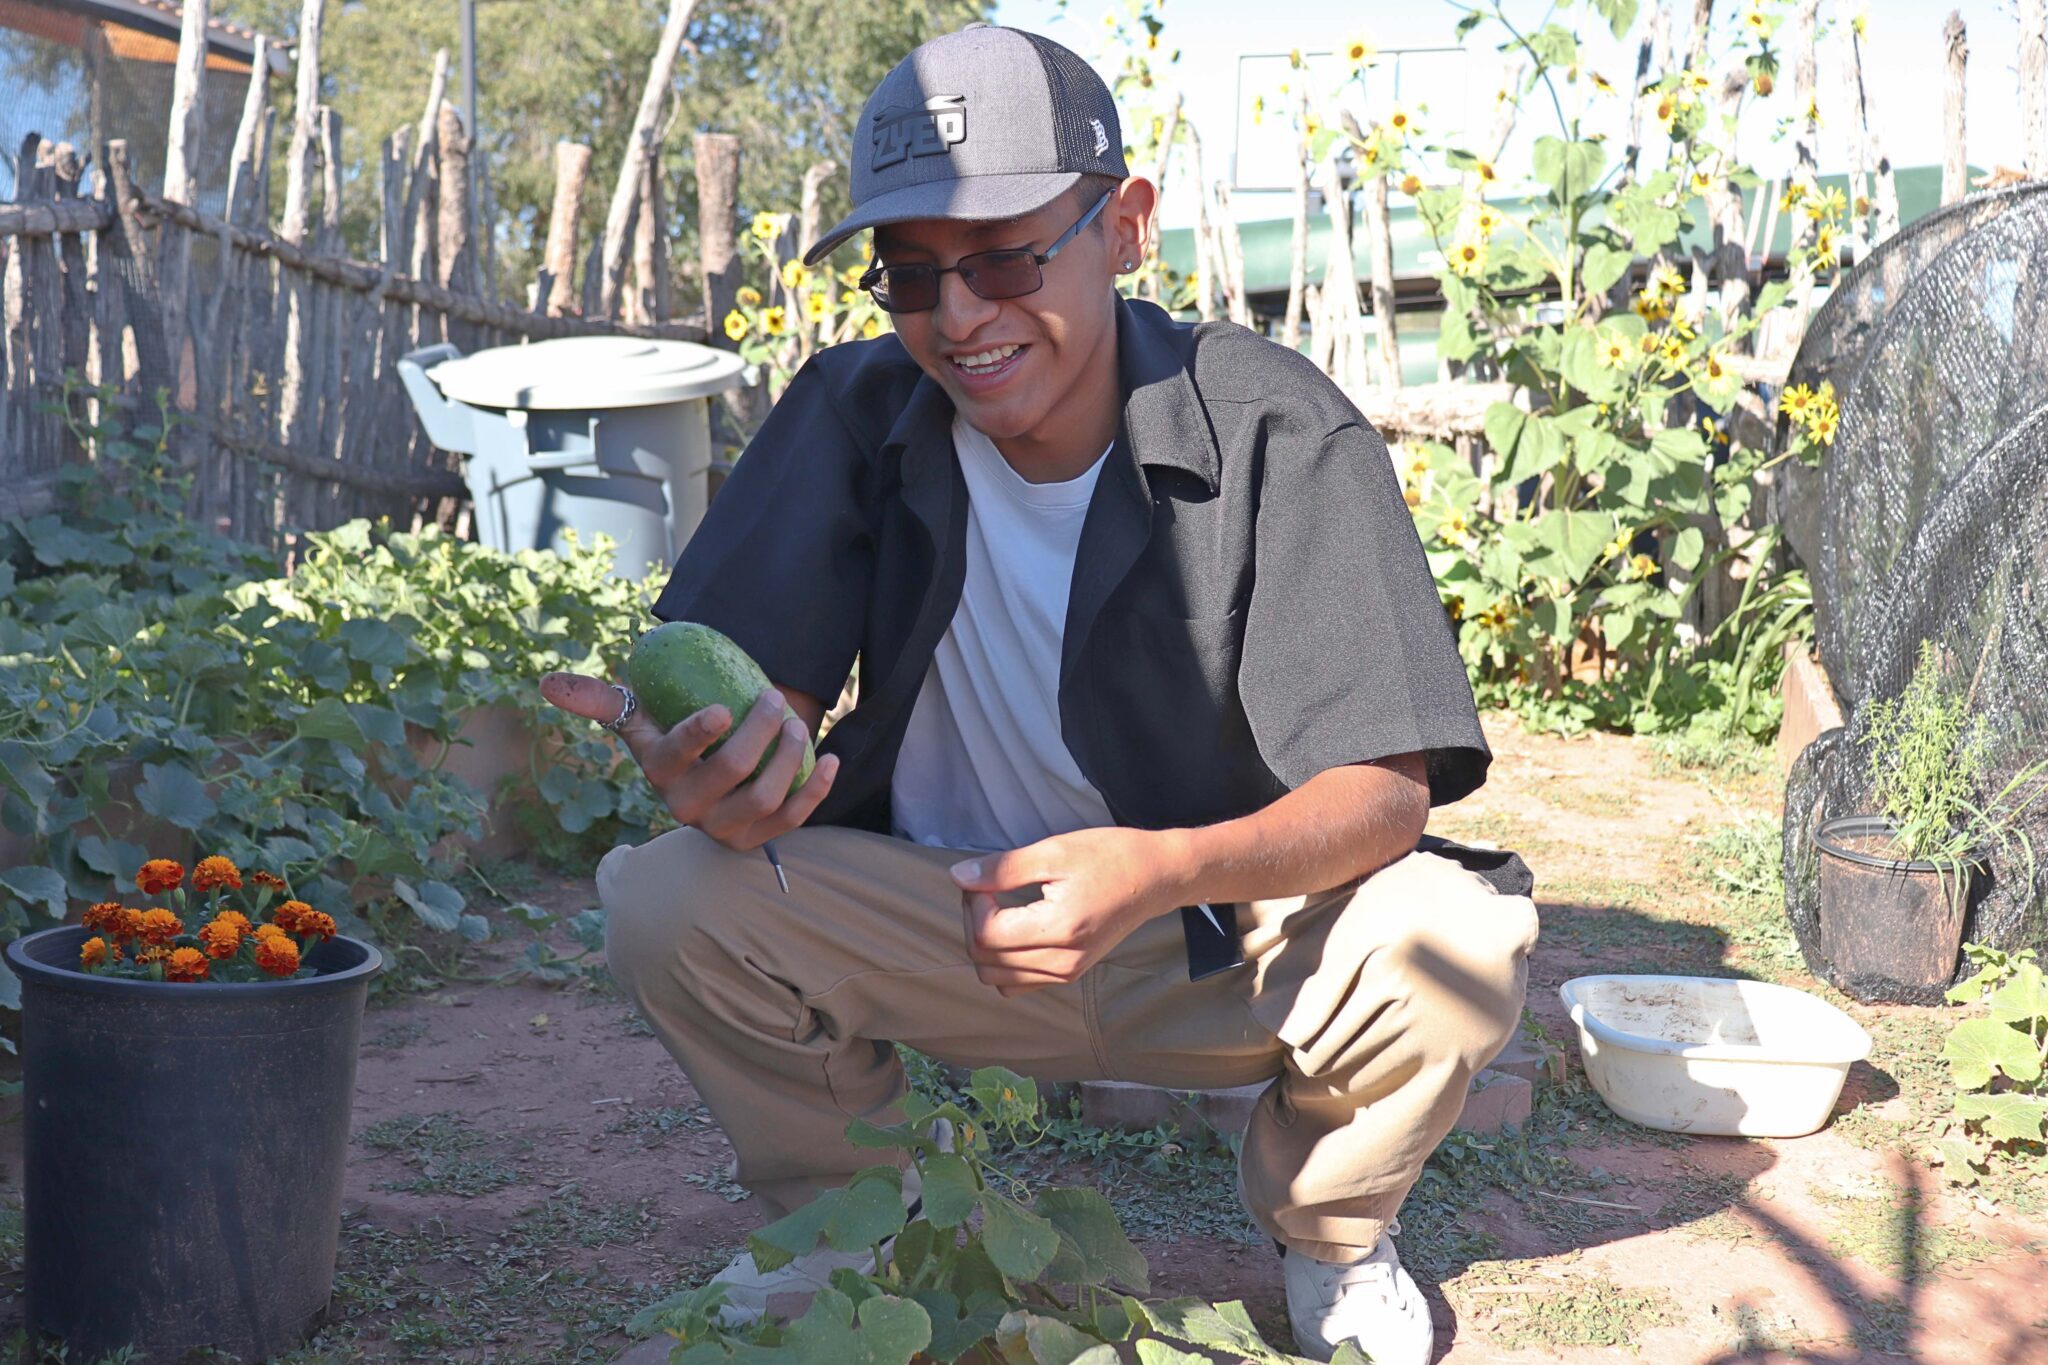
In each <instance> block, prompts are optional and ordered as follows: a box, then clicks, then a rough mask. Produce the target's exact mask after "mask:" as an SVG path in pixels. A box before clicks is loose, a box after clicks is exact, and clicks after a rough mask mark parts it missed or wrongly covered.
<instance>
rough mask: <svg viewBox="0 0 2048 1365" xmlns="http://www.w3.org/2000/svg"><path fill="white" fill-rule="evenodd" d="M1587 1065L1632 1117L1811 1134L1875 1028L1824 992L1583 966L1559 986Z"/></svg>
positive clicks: (1690, 1128) (1597, 1084)
mask: <svg viewBox="0 0 2048 1365" xmlns="http://www.w3.org/2000/svg"><path fill="white" fill-rule="evenodd" d="M1558 994H1559V995H1560V996H1562V997H1563V999H1564V1006H1565V1008H1566V1009H1568V1010H1570V1011H1571V1015H1572V1022H1573V1023H1574V1024H1576V1025H1578V1030H1579V1055H1580V1056H1581V1057H1583V1058H1584V1059H1585V1063H1586V1075H1587V1077H1588V1078H1589V1079H1590V1080H1591V1081H1592V1082H1593V1088H1594V1089H1595V1090H1597V1091H1599V1092H1600V1098H1601V1099H1603V1100H1605V1101H1607V1104H1608V1107H1609V1108H1611V1109H1613V1110H1614V1112H1615V1113H1617V1114H1619V1115H1621V1116H1622V1117H1623V1118H1625V1119H1629V1120H1631V1121H1633V1122H1636V1123H1640V1124H1643V1125H1644V1126H1646V1127H1650V1128H1662V1129H1665V1130H1667V1131H1669V1132H1674V1133H1722V1134H1740V1135H1742V1136H1744V1137H1802V1136H1804V1135H1805V1134H1807V1133H1811V1132H1813V1131H1815V1130H1816V1129H1818V1128H1819V1127H1820V1126H1821V1125H1822V1124H1824V1123H1826V1122H1827V1121H1828V1115H1830V1114H1831V1113H1833V1112H1834V1108H1835V1101H1836V1099H1838V1098H1839V1097H1840V1096H1841V1093H1842V1082H1843V1081H1844V1080H1845V1079H1847V1077H1848V1075H1849V1067H1850V1066H1851V1064H1853V1063H1855V1062H1858V1061H1860V1060H1862V1059H1863V1058H1864V1057H1866V1056H1868V1055H1869V1054H1870V1035H1869V1034H1868V1033H1865V1032H1864V1031H1863V1027H1862V1026H1861V1025H1860V1024H1858V1023H1857V1022H1856V1021H1855V1020H1854V1019H1851V1018H1850V1017H1849V1016H1848V1015H1846V1014H1844V1013H1842V1011H1840V1010H1838V1009H1836V1008H1835V1007H1834V1006H1833V1005H1830V1004H1829V1003H1828V1002H1827V1001H1825V1000H1822V999H1819V998H1818V997H1816V996H1812V995H1808V994H1807V993H1806V992H1805V991H1798V990H1793V989H1792V988H1791V987H1789V986H1774V985H1771V984H1769V983H1768V982H1763V981H1729V980H1723V979H1721V978H1718V977H1705V976H1580V977H1574V978H1573V979H1571V980H1570V981H1567V982H1565V983H1564V985H1562V986H1560V987H1559V988H1558Z"/></svg>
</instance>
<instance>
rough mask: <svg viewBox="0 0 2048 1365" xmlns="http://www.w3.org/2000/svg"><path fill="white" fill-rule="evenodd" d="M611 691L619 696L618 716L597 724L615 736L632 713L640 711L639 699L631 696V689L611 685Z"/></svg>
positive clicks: (615, 684) (614, 684)
mask: <svg viewBox="0 0 2048 1365" xmlns="http://www.w3.org/2000/svg"><path fill="white" fill-rule="evenodd" d="M612 691H614V692H616V693H618V694H619V714H618V715H617V716H615V717H613V718H612V719H611V720H601V721H599V722H598V724H599V725H602V726H603V727H604V728H605V729H607V730H609V731H611V732H612V733H613V734H617V733H619V727H620V726H622V725H624V724H625V723H626V722H627V721H628V720H630V719H631V718H632V715H633V713H634V712H635V711H637V710H639V709H640V699H639V698H638V697H636V696H634V695H633V689H632V688H630V687H621V686H620V685H619V684H617V683H613V684H612Z"/></svg>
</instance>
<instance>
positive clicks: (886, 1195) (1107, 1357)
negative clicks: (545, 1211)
mask: <svg viewBox="0 0 2048 1365" xmlns="http://www.w3.org/2000/svg"><path fill="white" fill-rule="evenodd" d="M967 1095H968V1098H969V1105H968V1106H963V1105H961V1104H957V1103H953V1102H951V1101H945V1102H939V1101H934V1100H931V1099H929V1098H927V1097H925V1096H923V1095H920V1094H918V1093H916V1092H912V1094H911V1095H910V1096H909V1097H908V1099H906V1100H905V1102H904V1112H905V1115H906V1119H905V1122H903V1123H901V1124H896V1125H892V1126H889V1127H879V1126H877V1125H874V1124H870V1123H866V1122H862V1121H856V1122H854V1123H853V1124H851V1125H849V1126H848V1128H847V1137H848V1139H849V1140H850V1141H852V1142H853V1143H854V1144H855V1145H857V1146H861V1147H869V1148H874V1149H877V1150H902V1151H906V1152H907V1153H908V1154H909V1157H910V1163H911V1166H912V1167H913V1168H914V1169H915V1170H916V1171H917V1173H918V1175H919V1177H920V1178H921V1181H922V1189H921V1197H922V1204H921V1212H920V1214H919V1215H918V1216H917V1217H915V1218H912V1217H910V1216H908V1214H907V1212H906V1210H905V1208H904V1202H903V1176H902V1173H901V1172H900V1171H899V1170H898V1169H897V1168H896V1167H895V1166H894V1165H881V1166H873V1167H869V1168H868V1169H866V1170H864V1171H861V1172H860V1173H859V1174H857V1175H856V1176H855V1177H854V1178H853V1180H852V1181H851V1182H850V1183H849V1184H847V1185H846V1186H845V1187H843V1188H841V1189H834V1190H828V1191H826V1192H825V1193H824V1194H822V1195H820V1196H819V1197H818V1198H817V1199H815V1200H813V1201H812V1202H811V1203H809V1204H807V1205H805V1206H804V1207H803V1208H801V1209H798V1210H797V1211H796V1212H794V1213H792V1214H790V1215H789V1216H788V1217H786V1218H783V1219H781V1220H779V1221H777V1222H775V1223H771V1224H769V1225H768V1226H767V1227H765V1228H762V1229H761V1230H760V1231H759V1232H756V1233H755V1234H753V1236H752V1237H751V1238H750V1239H749V1241H748V1246H749V1249H750V1250H751V1251H752V1253H753V1256H754V1261H755V1264H757V1265H758V1266H760V1267H761V1268H762V1269H764V1270H773V1269H775V1268H777V1267H780V1266H783V1265H787V1264H788V1263H789V1262H790V1261H791V1260H792V1259H794V1258H795V1257H797V1256H801V1255H805V1254H808V1253H810V1252H811V1251H813V1250H815V1249H817V1248H818V1247H820V1246H827V1247H831V1248H832V1249H833V1250H835V1251H842V1252H852V1251H861V1250H869V1251H872V1252H873V1254H874V1257H875V1269H874V1270H873V1272H871V1273H869V1274H861V1273H859V1272H858V1271H855V1270H851V1269H842V1270H837V1271H834V1272H833V1274H832V1277H831V1284H830V1287H829V1288H826V1289H823V1290H821V1291H820V1292H819V1293H818V1295H817V1296H816V1297H815V1298H814V1299H813V1300H812V1302H811V1304H810V1307H809V1308H808V1310H807V1311H806V1312H805V1313H804V1314H803V1315H802V1316H801V1317H799V1318H796V1319H795V1320H793V1321H782V1320H776V1319H774V1318H772V1317H771V1318H767V1319H764V1320H762V1321H759V1322H756V1323H754V1324H751V1325H749V1326H747V1327H744V1328H739V1329H730V1328H724V1327H721V1326H719V1325H718V1322H717V1318H718V1310H719V1308H720V1306H721V1305H722V1304H723V1302H724V1297H725V1289H724V1287H723V1286H722V1285H719V1284H716V1283H715V1282H714V1283H711V1284H707V1285H704V1286H702V1287H700V1288H697V1289H693V1290H688V1291H685V1292H683V1293H680V1294H677V1295H674V1296H672V1297H671V1298H668V1299H665V1300H663V1301H662V1302H660V1303H657V1304H654V1305H652V1306H650V1307H649V1308H647V1309H646V1310H644V1311H643V1312H642V1313H641V1314H640V1316H639V1317H638V1318H636V1319H635V1321H634V1323H633V1325H632V1329H631V1330H635V1331H637V1332H640V1333H648V1332H655V1331H661V1332H666V1333H668V1334H669V1335H671V1336H673V1337H675V1338H676V1340H677V1345H676V1347H675V1349H674V1351H673V1352H672V1354H671V1355H670V1359H671V1360H672V1361H675V1362H677V1365H706V1363H707V1362H716V1361H749V1362H762V1363H763V1365H767V1363H768V1362H787V1365H799V1362H801V1363H802V1365H832V1363H836V1362H839V1361H847V1360H862V1361H868V1362H871V1365H909V1362H910V1361H912V1360H914V1359H917V1360H921V1359H930V1360H938V1361H959V1360H966V1361H975V1362H986V1363H987V1365H1110V1362H1114V1361H1117V1360H1119V1359H1123V1358H1124V1357H1123V1356H1122V1355H1120V1354H1119V1352H1118V1349H1117V1347H1118V1345H1119V1344H1121V1343H1126V1342H1128V1343H1130V1348H1131V1350H1132V1351H1133V1352H1134V1353H1135V1355H1136V1357H1137V1359H1138V1360H1139V1361H1140V1362H1142V1365H1195V1362H1198V1361H1201V1360H1203V1359H1205V1358H1206V1357H1203V1356H1200V1355H1196V1354H1194V1353H1192V1352H1190V1351H1185V1350H1182V1349H1181V1348H1180V1345H1175V1344H1174V1343H1180V1344H1181V1345H1187V1346H1197V1347H1206V1348H1212V1349H1218V1350H1223V1351H1227V1352H1230V1353H1231V1354H1232V1355H1233V1356H1235V1357H1237V1358H1242V1359H1248V1360H1253V1361H1259V1362H1290V1361H1295V1360H1297V1359H1298V1358H1297V1357H1294V1356H1291V1355H1287V1354H1284V1353H1282V1352H1279V1351H1275V1350H1274V1349H1273V1348H1272V1347H1270V1346H1268V1345H1267V1344H1266V1342H1265V1340H1264V1338H1263V1337H1262V1336H1261V1335H1260V1334H1259V1332H1258V1329H1257V1328H1256V1327H1254V1326H1253V1325H1252V1321H1251V1318H1250V1316H1249V1315H1248V1314H1247V1313H1246V1312H1245V1310H1244V1306H1243V1305H1242V1304H1241V1303H1236V1302H1231V1303H1224V1304H1210V1303H1205V1302H1203V1301H1202V1300H1199V1299H1187V1298H1183V1299H1170V1300H1163V1301H1146V1300H1143V1299H1141V1298H1138V1297H1137V1295H1141V1294H1143V1293H1145V1292H1146V1291H1147V1290H1148V1289H1149V1287H1150V1274H1149V1272H1148V1270H1147V1268H1146V1265H1145V1258H1144V1257H1143V1255H1142V1254H1140V1253H1139V1251H1138V1249H1137V1248H1136V1247H1135V1246H1133V1245H1132V1244H1131V1241H1130V1239H1129V1238H1128V1237H1127V1236H1125V1234H1124V1230H1123V1227H1122V1225H1121V1224H1120V1223H1119V1222H1118V1221H1117V1217H1116V1213H1115V1211H1114V1210H1113V1209H1112V1208H1111V1206H1110V1203H1109V1201H1108V1200H1107V1199H1105V1198H1103V1197H1102V1195H1100V1194H1098V1193H1096V1192H1095V1191H1093V1190H1082V1189H1043V1190H1036V1191H1034V1190H1031V1189H1029V1188H1027V1187H1026V1186H1025V1185H1024V1183H1023V1182H1022V1181H1020V1180H1018V1179H1016V1178H1014V1177H1012V1176H1010V1175H1007V1174H1006V1173H1004V1172H1003V1171H1002V1170H1001V1169H999V1168H998V1167H996V1166H995V1165H993V1164H992V1163H991V1161H990V1159H989V1158H990V1150H991V1148H990V1134H991V1132H997V1133H1002V1134H1007V1135H1010V1136H1013V1137H1014V1136H1015V1135H1016V1134H1018V1133H1019V1132H1020V1131H1028V1130H1032V1129H1034V1128H1036V1127H1037V1126H1038V1125H1039V1101H1038V1089H1037V1086H1036V1085H1035V1084H1034V1083H1033V1082H1032V1081H1030V1080H1027V1079H1026V1078H1024V1077H1022V1076H1019V1075H1017V1074H1015V1073H1014V1072H1011V1071H1007V1070H1005V1069H1003V1068H1001V1067H987V1068H983V1069H982V1070H979V1071H976V1072H974V1073H973V1076H972V1077H971V1078H970V1080H969V1083H968V1086H967ZM970 1106H971V1107H970ZM939 1120H947V1121H950V1123H951V1124H952V1127H953V1133H954V1148H955V1150H952V1151H946V1150H942V1149H941V1147H940V1144H939V1142H938V1141H937V1140H936V1139H935V1138H934V1136H933V1133H934V1129H935V1127H936V1125H937V1123H938V1121H939ZM1335 1359H1336V1360H1337V1361H1338V1362H1340V1363H1341V1362H1350V1365H1363V1362H1364V1360H1365V1357H1364V1356H1363V1355H1361V1354H1360V1353H1359V1352H1358V1351H1357V1349H1356V1348H1355V1347H1352V1346H1350V1345H1348V1344H1347V1345H1345V1346H1344V1347H1341V1348H1340V1349H1339V1350H1338V1353H1337V1355H1336V1357H1335Z"/></svg>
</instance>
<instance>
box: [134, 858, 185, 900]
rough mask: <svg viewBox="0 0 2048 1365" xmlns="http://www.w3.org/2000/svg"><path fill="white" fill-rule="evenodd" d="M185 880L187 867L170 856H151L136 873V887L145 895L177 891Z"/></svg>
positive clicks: (158, 894)
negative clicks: (172, 859)
mask: <svg viewBox="0 0 2048 1365" xmlns="http://www.w3.org/2000/svg"><path fill="white" fill-rule="evenodd" d="M184 880H185V869H184V868H183V867H182V866H181V865H179V864H178V863H174V862H172V861H171V860H170V859H169V858H151V859H150V860H149V861H148V862H146V863H144V864H143V865H142V870H141V871H140V872H137V873H136V874H135V888H136V890H138V891H140V892H141V893H142V894H143V895H145V896H161V895H162V894H163V893H164V892H166V891H176V890H177V889H178V884H179V883H180V882H182V881H184Z"/></svg>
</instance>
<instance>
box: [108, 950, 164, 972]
mask: <svg viewBox="0 0 2048 1365" xmlns="http://www.w3.org/2000/svg"><path fill="white" fill-rule="evenodd" d="M120 953H121V950H120V949H119V948H116V949H114V954H115V959H116V960H117V961H118V960H119V958H120ZM170 955H171V950H170V949H169V948H144V949H143V950H142V951H141V952H139V953H137V954H136V955H135V960H136V961H137V962H140V963H141V964H142V965H143V966H145V967H147V966H148V965H149V964H150V963H152V962H162V961H164V960H165V959H167V958H169V957H170Z"/></svg>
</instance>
